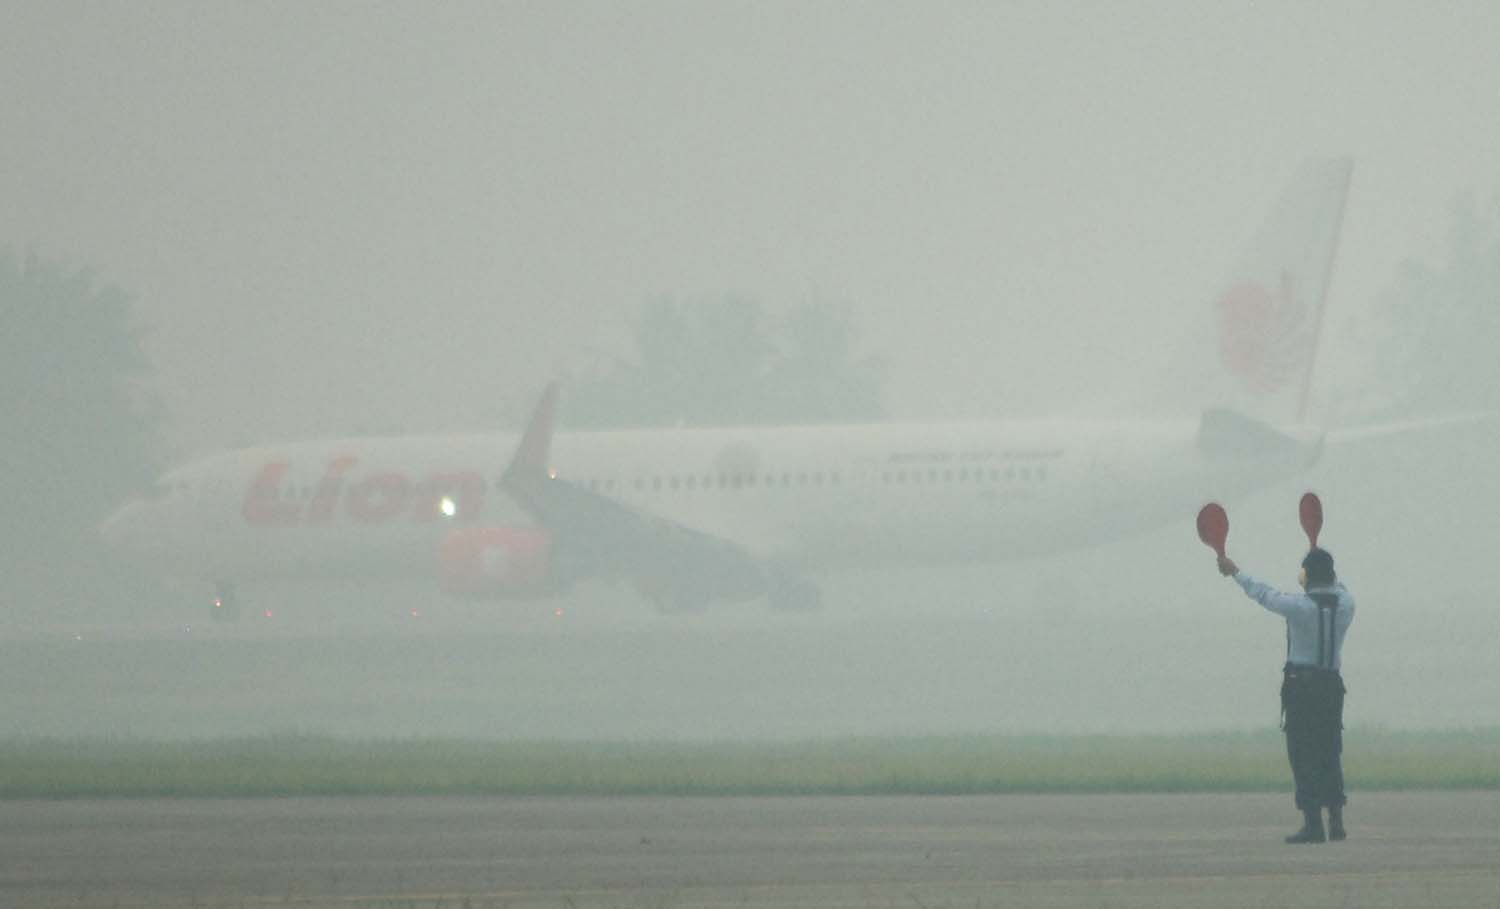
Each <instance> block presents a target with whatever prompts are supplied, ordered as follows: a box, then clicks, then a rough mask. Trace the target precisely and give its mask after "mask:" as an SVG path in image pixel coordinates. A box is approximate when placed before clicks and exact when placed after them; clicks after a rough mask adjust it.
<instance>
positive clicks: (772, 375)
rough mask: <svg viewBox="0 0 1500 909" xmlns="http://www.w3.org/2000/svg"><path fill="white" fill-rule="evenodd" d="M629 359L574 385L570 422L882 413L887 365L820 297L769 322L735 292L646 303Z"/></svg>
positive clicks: (807, 419)
mask: <svg viewBox="0 0 1500 909" xmlns="http://www.w3.org/2000/svg"><path fill="white" fill-rule="evenodd" d="M633 341H634V347H635V351H634V359H633V361H632V360H626V359H620V360H616V361H615V362H613V363H610V364H608V365H607V366H606V367H605V368H604V369H603V370H602V371H600V372H599V373H597V374H595V375H592V376H590V377H588V378H585V379H583V380H582V381H580V382H578V383H576V384H575V386H574V388H573V389H572V391H571V393H570V394H569V395H568V401H567V407H566V411H565V412H566V416H567V420H568V422H569V423H570V424H573V425H575V426H586V427H599V428H609V427H622V426H729V425H771V424H792V423H819V422H830V421H851V422H852V421H862V420H873V419H877V418H879V417H880V416H881V415H882V413H883V410H882V406H881V386H882V384H883V382H884V374H885V370H884V364H883V362H882V361H880V360H878V359H875V358H860V357H859V356H858V355H857V353H856V351H855V343H854V342H855V332H854V329H853V323H852V321H851V320H850V318H849V317H848V315H847V314H846V313H844V312H843V311H842V310H839V309H837V308H835V307H832V306H828V305H825V304H806V305H803V306H798V307H795V308H793V309H792V310H790V311H789V312H788V313H787V314H786V315H785V317H784V318H782V319H780V320H776V321H773V320H772V319H771V318H770V317H769V316H768V315H767V313H766V311H765V309H764V308H763V307H761V306H760V304H758V303H755V302H753V301H750V300H745V299H743V298H740V297H727V298H724V299H722V300H703V301H694V302H690V303H681V302H678V301H675V300H672V299H660V300H656V301H653V302H651V303H649V304H647V305H646V306H645V307H643V308H642V310H641V313H640V316H639V317H638V319H637V320H636V323H635V326H634V332H633Z"/></svg>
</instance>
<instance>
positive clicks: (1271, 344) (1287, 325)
mask: <svg viewBox="0 0 1500 909" xmlns="http://www.w3.org/2000/svg"><path fill="white" fill-rule="evenodd" d="M1296 291H1297V289H1296V283H1295V281H1294V280H1293V278H1292V275H1291V274H1290V273H1288V272H1282V273H1281V286H1280V287H1279V288H1277V290H1276V291H1275V292H1272V291H1270V290H1268V289H1267V288H1266V287H1265V285H1263V284H1261V283H1259V282H1257V281H1247V282H1245V283H1243V284H1237V285H1235V286H1234V287H1232V288H1230V290H1229V291H1228V292H1227V293H1225V294H1224V296H1223V297H1220V298H1219V359H1220V360H1221V361H1222V362H1223V364H1224V367H1225V368H1226V369H1228V370H1229V372H1230V373H1231V374H1232V375H1234V376H1235V377H1236V378H1238V379H1240V380H1241V381H1242V382H1244V384H1245V386H1246V387H1247V388H1248V389H1249V390H1250V391H1252V392H1253V393H1255V394H1258V395H1263V394H1270V393H1271V392H1275V391H1279V390H1281V389H1282V388H1284V387H1286V385H1287V383H1288V382H1290V381H1292V380H1293V379H1294V378H1296V376H1297V374H1298V370H1299V368H1300V367H1301V366H1302V365H1304V364H1305V363H1306V362H1307V353H1308V348H1309V346H1310V345H1311V343H1312V342H1311V339H1310V338H1309V337H1308V334H1307V331H1306V325H1305V323H1306V321H1307V307H1306V306H1305V305H1304V304H1303V303H1302V301H1301V300H1300V299H1299V297H1298V294H1297V292H1296Z"/></svg>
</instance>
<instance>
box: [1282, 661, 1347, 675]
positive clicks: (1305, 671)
mask: <svg viewBox="0 0 1500 909" xmlns="http://www.w3.org/2000/svg"><path fill="white" fill-rule="evenodd" d="M1281 671H1282V672H1284V673H1286V675H1287V676H1288V677H1290V678H1295V677H1296V676H1298V675H1312V674H1314V673H1322V674H1324V675H1338V674H1339V671H1338V670H1337V669H1324V668H1323V667H1322V666H1308V665H1305V664H1302V663H1287V664H1286V665H1285V666H1283V667H1281Z"/></svg>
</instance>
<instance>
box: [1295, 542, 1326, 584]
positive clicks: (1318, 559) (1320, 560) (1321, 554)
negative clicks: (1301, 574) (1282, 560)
mask: <svg viewBox="0 0 1500 909" xmlns="http://www.w3.org/2000/svg"><path fill="white" fill-rule="evenodd" d="M1302 567H1303V568H1304V569H1306V571H1307V583H1309V584H1332V583H1333V580H1334V574H1333V556H1331V555H1329V554H1328V550H1326V549H1319V548H1317V547H1313V548H1312V549H1310V550H1308V552H1307V555H1306V556H1305V557H1304V558H1303V559H1302Z"/></svg>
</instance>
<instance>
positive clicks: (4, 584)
mask: <svg viewBox="0 0 1500 909" xmlns="http://www.w3.org/2000/svg"><path fill="white" fill-rule="evenodd" d="M148 375H149V365H148V363H147V360H146V357H145V355H144V354H143V353H142V351H141V349H140V346H139V344H138V328H137V326H136V325H135V323H134V322H133V320H132V317H131V305H130V299H129V298H128V297H127V296H126V295H125V294H124V293H123V292H122V291H121V290H120V289H119V288H117V287H114V286H112V285H101V284H100V283H99V282H98V281H96V279H95V277H94V275H93V273H92V272H90V271H88V270H87V269H82V268H73V267H68V266H64V265H61V264H57V263H53V262H45V261H42V260H40V259H38V258H37V257H36V256H27V257H26V258H24V259H22V258H18V257H16V256H14V255H12V254H9V253H4V252H0V426H3V427H4V430H3V432H4V435H3V441H0V503H3V510H0V593H6V594H8V595H10V596H11V597H15V596H17V595H18V591H24V592H25V593H26V594H28V595H34V594H36V593H38V591H41V592H45V591H46V590H47V587H48V585H49V584H52V583H54V582H55V583H56V584H58V585H63V584H65V583H69V582H72V581H76V579H77V578H78V577H79V576H81V575H86V574H88V573H89V572H90V570H91V569H92V567H93V566H95V565H97V563H98V560H99V558H100V555H101V552H100V548H99V547H98V546H97V543H96V541H95V540H94V537H93V534H92V533H91V530H92V527H93V525H94V524H95V522H97V521H98V520H99V519H100V518H101V517H102V516H103V515H104V513H105V512H107V511H108V510H109V509H110V508H112V507H113V506H114V505H116V504H118V503H119V501H120V500H121V499H123V498H124V497H125V496H126V494H127V493H128V492H129V491H130V490H132V489H134V488H138V487H139V486H140V485H141V484H142V483H143V482H144V481H146V480H147V479H149V477H150V476H151V475H152V473H153V472H154V470H155V468H156V465H157V455H158V453H159V450H160V446H159V442H158V439H159V436H158V428H159V425H160V419H159V412H158V408H157V406H156V405H155V403H154V401H153V399H152V398H151V397H150V396H149V395H148V393H147V391H146V390H145V386H144V384H143V383H144V380H145V379H146V377H147V376H148Z"/></svg>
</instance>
